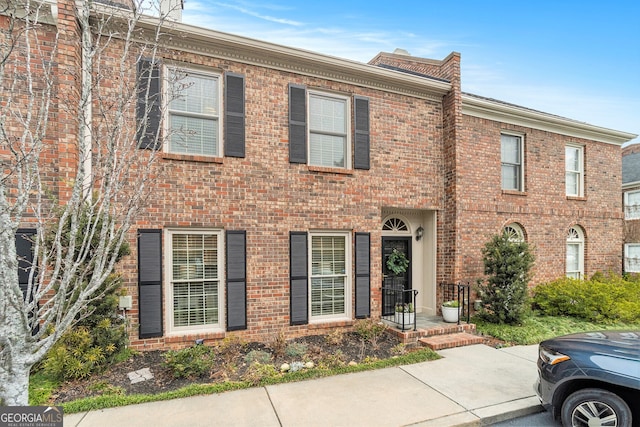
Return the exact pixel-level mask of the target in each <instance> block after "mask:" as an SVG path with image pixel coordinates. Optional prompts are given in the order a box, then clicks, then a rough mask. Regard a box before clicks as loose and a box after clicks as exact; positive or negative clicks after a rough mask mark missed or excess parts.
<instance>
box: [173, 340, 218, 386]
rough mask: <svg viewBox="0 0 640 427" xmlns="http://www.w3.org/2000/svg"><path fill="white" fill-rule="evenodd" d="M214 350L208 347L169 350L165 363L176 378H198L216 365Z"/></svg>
mask: <svg viewBox="0 0 640 427" xmlns="http://www.w3.org/2000/svg"><path fill="white" fill-rule="evenodd" d="M213 356H214V350H213V349H212V348H211V347H207V346H206V345H196V346H194V347H188V348H183V349H181V350H169V351H168V352H167V353H165V355H164V363H165V365H166V366H167V367H168V368H169V370H171V372H172V373H173V376H174V377H176V378H196V377H200V376H202V375H204V374H206V373H208V372H209V371H210V370H211V369H212V368H213V364H214V357H213Z"/></svg>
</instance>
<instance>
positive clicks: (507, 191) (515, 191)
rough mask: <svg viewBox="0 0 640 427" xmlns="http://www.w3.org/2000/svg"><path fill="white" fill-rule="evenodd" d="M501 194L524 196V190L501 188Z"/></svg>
mask: <svg viewBox="0 0 640 427" xmlns="http://www.w3.org/2000/svg"><path fill="white" fill-rule="evenodd" d="M502 194H503V195H505V196H526V195H527V192H526V191H518V190H502Z"/></svg>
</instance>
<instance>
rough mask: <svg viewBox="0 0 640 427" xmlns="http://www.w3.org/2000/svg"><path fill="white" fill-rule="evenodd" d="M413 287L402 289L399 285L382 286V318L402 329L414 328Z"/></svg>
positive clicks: (416, 292)
mask: <svg viewBox="0 0 640 427" xmlns="http://www.w3.org/2000/svg"><path fill="white" fill-rule="evenodd" d="M416 295H418V291H417V290H415V289H403V288H402V287H400V286H393V285H392V286H383V287H382V318H383V319H384V320H386V321H388V322H391V323H395V325H396V326H397V327H398V328H399V329H401V330H403V331H406V330H414V331H415V330H416Z"/></svg>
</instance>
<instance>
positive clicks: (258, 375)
mask: <svg viewBox="0 0 640 427" xmlns="http://www.w3.org/2000/svg"><path fill="white" fill-rule="evenodd" d="M279 375H280V373H279V372H278V370H277V369H276V368H275V366H273V365H269V364H262V363H260V362H255V363H252V364H251V366H249V369H247V372H246V374H245V376H244V379H245V381H247V382H248V383H249V384H251V385H254V386H256V385H259V384H260V383H261V382H262V381H264V380H265V379H268V378H275V377H277V376H279Z"/></svg>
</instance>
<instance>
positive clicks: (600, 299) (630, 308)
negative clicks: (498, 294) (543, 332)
mask: <svg viewBox="0 0 640 427" xmlns="http://www.w3.org/2000/svg"><path fill="white" fill-rule="evenodd" d="M533 302H534V305H535V307H536V308H538V309H539V310H540V311H541V312H542V313H544V314H546V315H549V316H571V317H577V318H580V319H584V320H588V321H592V322H616V321H622V322H636V321H638V320H640V282H638V281H627V280H625V279H624V278H623V277H620V276H617V275H613V274H608V275H604V274H602V273H596V274H595V275H594V276H593V277H592V278H591V279H590V280H577V279H570V278H561V279H558V280H554V281H553V282H550V283H544V284H540V285H538V286H536V288H535V289H534V291H533Z"/></svg>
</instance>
